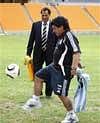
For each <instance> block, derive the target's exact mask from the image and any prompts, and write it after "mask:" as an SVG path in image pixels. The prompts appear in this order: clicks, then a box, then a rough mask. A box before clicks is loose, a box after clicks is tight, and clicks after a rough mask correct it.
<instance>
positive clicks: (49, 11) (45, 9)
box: [41, 7, 51, 15]
mask: <svg viewBox="0 0 100 123" xmlns="http://www.w3.org/2000/svg"><path fill="white" fill-rule="evenodd" d="M43 11H48V13H49V15H50V14H51V10H50V9H49V8H47V7H44V8H42V9H41V14H42V12H43Z"/></svg>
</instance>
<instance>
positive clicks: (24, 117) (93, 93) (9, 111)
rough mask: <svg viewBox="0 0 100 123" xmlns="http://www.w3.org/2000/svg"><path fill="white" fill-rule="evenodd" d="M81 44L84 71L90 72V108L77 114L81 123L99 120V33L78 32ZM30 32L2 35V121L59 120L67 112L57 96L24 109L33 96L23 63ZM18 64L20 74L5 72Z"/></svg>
mask: <svg viewBox="0 0 100 123" xmlns="http://www.w3.org/2000/svg"><path fill="white" fill-rule="evenodd" d="M78 38H79V41H80V46H81V51H82V54H81V61H82V64H83V65H84V66H85V71H86V72H87V73H89V74H90V78H91V81H90V83H89V86H88V95H87V107H86V111H85V112H81V113H78V116H79V119H80V123H100V36H99V35H89V34H87V35H78ZM27 41H28V35H24V34H23V35H8V36H7V35H5V36H1V35H0V123H59V122H60V121H61V120H63V118H64V115H65V112H66V111H65V108H64V107H63V105H62V103H61V102H60V101H59V99H58V98H57V96H55V95H54V94H53V96H52V98H51V99H46V98H45V95H44V96H43V97H41V101H42V104H43V107H42V108H41V109H38V110H37V109H33V110H32V111H31V112H25V111H23V110H22V109H21V106H22V105H23V104H24V102H25V101H26V100H27V99H28V98H29V97H31V95H32V90H33V89H32V87H33V82H31V81H30V80H29V78H28V75H27V69H26V67H25V66H24V65H23V61H24V57H25V52H26V46H27ZM11 63H16V64H18V65H19V66H20V70H21V75H20V77H18V78H16V79H11V78H9V77H7V76H6V75H5V67H6V66H7V65H8V64H11ZM76 84H77V82H76V79H73V80H72V83H71V87H70V91H69V95H70V96H71V98H72V99H73V96H74V92H75V89H76Z"/></svg>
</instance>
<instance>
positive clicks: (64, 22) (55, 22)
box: [51, 16, 70, 31]
mask: <svg viewBox="0 0 100 123" xmlns="http://www.w3.org/2000/svg"><path fill="white" fill-rule="evenodd" d="M51 25H55V26H57V27H61V26H63V27H64V30H67V31H70V27H69V22H68V20H67V19H66V18H65V17H63V16H58V17H56V18H54V19H53V20H52V22H51Z"/></svg>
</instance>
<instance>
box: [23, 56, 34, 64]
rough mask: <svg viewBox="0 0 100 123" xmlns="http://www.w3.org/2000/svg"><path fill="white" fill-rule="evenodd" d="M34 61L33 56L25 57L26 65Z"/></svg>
mask: <svg viewBox="0 0 100 123" xmlns="http://www.w3.org/2000/svg"><path fill="white" fill-rule="evenodd" d="M31 62H32V58H31V57H30V56H25V58H24V65H27V64H29V63H31Z"/></svg>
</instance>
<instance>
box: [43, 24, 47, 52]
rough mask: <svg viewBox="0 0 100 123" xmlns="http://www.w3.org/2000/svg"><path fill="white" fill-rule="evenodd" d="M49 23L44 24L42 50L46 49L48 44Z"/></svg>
mask: <svg viewBox="0 0 100 123" xmlns="http://www.w3.org/2000/svg"><path fill="white" fill-rule="evenodd" d="M46 26H47V24H44V25H43V33H42V50H43V51H45V50H46V44H47V27H46Z"/></svg>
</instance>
